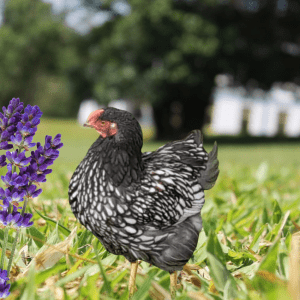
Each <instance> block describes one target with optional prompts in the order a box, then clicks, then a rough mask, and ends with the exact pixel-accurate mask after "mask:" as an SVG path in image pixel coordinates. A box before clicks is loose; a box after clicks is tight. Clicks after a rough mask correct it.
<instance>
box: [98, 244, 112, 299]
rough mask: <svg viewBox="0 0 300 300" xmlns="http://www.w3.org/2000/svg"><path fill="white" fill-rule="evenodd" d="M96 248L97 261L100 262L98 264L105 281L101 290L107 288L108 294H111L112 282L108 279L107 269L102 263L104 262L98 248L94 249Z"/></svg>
mask: <svg viewBox="0 0 300 300" xmlns="http://www.w3.org/2000/svg"><path fill="white" fill-rule="evenodd" d="M94 250H95V253H96V258H97V262H98V265H99V267H100V271H101V274H102V277H103V281H104V284H103V286H102V288H101V291H102V290H106V291H107V293H108V295H111V292H112V288H111V285H110V282H109V280H108V278H107V276H106V273H105V270H104V268H103V265H102V263H101V261H100V259H99V255H98V253H97V250H96V249H94Z"/></svg>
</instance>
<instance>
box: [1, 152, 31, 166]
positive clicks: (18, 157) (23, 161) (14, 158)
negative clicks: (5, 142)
mask: <svg viewBox="0 0 300 300" xmlns="http://www.w3.org/2000/svg"><path fill="white" fill-rule="evenodd" d="M6 157H7V159H8V160H9V161H10V162H11V163H12V164H13V165H15V166H17V167H24V166H26V165H27V164H29V162H30V160H31V158H30V157H26V156H25V151H23V152H20V153H18V150H16V151H14V152H10V151H7V152H6Z"/></svg>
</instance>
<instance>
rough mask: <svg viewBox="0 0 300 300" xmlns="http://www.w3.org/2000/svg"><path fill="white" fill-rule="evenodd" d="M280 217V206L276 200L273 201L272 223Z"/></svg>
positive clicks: (275, 222) (278, 220) (277, 221)
mask: <svg viewBox="0 0 300 300" xmlns="http://www.w3.org/2000/svg"><path fill="white" fill-rule="evenodd" d="M281 217H282V211H281V208H280V206H279V204H278V202H277V201H276V200H274V201H273V223H274V224H278V223H279V222H280V219H281Z"/></svg>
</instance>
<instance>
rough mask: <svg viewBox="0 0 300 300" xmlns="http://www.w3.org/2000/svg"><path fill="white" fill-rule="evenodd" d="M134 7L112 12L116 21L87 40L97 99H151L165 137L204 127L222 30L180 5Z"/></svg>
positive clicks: (163, 0)
mask: <svg viewBox="0 0 300 300" xmlns="http://www.w3.org/2000/svg"><path fill="white" fill-rule="evenodd" d="M108 2H109V1H108ZM104 4H106V6H105V9H106V10H108V8H107V7H109V6H108V4H107V1H106V2H105V3H104ZM130 6H131V13H130V15H127V16H122V15H120V14H118V13H117V12H116V11H115V10H112V12H111V15H112V18H111V21H109V22H106V23H105V24H104V25H102V26H100V27H97V28H94V29H93V30H92V31H91V32H90V34H89V35H88V37H87V43H86V45H87V47H88V51H89V52H88V56H89V64H88V65H87V72H86V74H88V76H89V80H91V81H92V82H93V86H94V89H93V94H94V96H95V97H96V98H98V99H100V101H101V102H108V101H110V100H114V99H119V98H123V99H124V98H126V99H132V100H134V101H144V100H145V101H151V102H152V103H153V106H154V110H155V117H156V123H157V125H158V128H159V130H158V135H159V137H166V136H168V137H170V136H171V135H172V133H174V127H175V128H176V129H177V132H176V136H177V137H178V135H179V134H180V132H178V131H181V133H185V131H186V130H190V129H192V128H199V127H201V126H202V124H203V118H204V112H205V111H204V108H205V106H206V104H207V103H208V101H209V96H210V93H211V89H212V87H213V84H214V76H215V70H213V69H211V68H210V62H211V61H212V60H213V59H214V57H215V55H216V53H217V51H218V48H219V39H218V37H217V35H218V28H217V27H216V26H215V25H214V24H213V23H212V22H210V21H208V20H206V18H205V17H203V16H201V15H200V14H199V13H198V12H193V11H186V10H185V6H184V5H182V4H180V1H173V0H156V1H140V0H132V1H130ZM99 8H100V9H103V5H102V6H100V7H99ZM176 103H177V104H176ZM172 111H173V113H172ZM180 112H181V116H182V117H183V119H182V120H180V118H178V117H177V118H176V116H178V114H179V113H180ZM184 116H187V117H186V118H185V117H184Z"/></svg>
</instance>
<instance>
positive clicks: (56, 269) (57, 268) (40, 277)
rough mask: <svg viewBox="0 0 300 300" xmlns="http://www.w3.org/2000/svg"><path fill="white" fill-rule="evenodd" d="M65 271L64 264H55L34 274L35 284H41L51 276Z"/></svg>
mask: <svg viewBox="0 0 300 300" xmlns="http://www.w3.org/2000/svg"><path fill="white" fill-rule="evenodd" d="M65 269H66V265H65V264H59V263H57V264H55V265H54V266H53V267H51V268H49V269H47V270H45V271H42V272H40V273H38V274H36V276H35V284H36V285H37V286H38V285H40V284H42V283H43V282H44V281H45V280H46V279H47V278H49V277H51V276H53V275H56V274H59V273H61V272H62V271H64V270H65Z"/></svg>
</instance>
